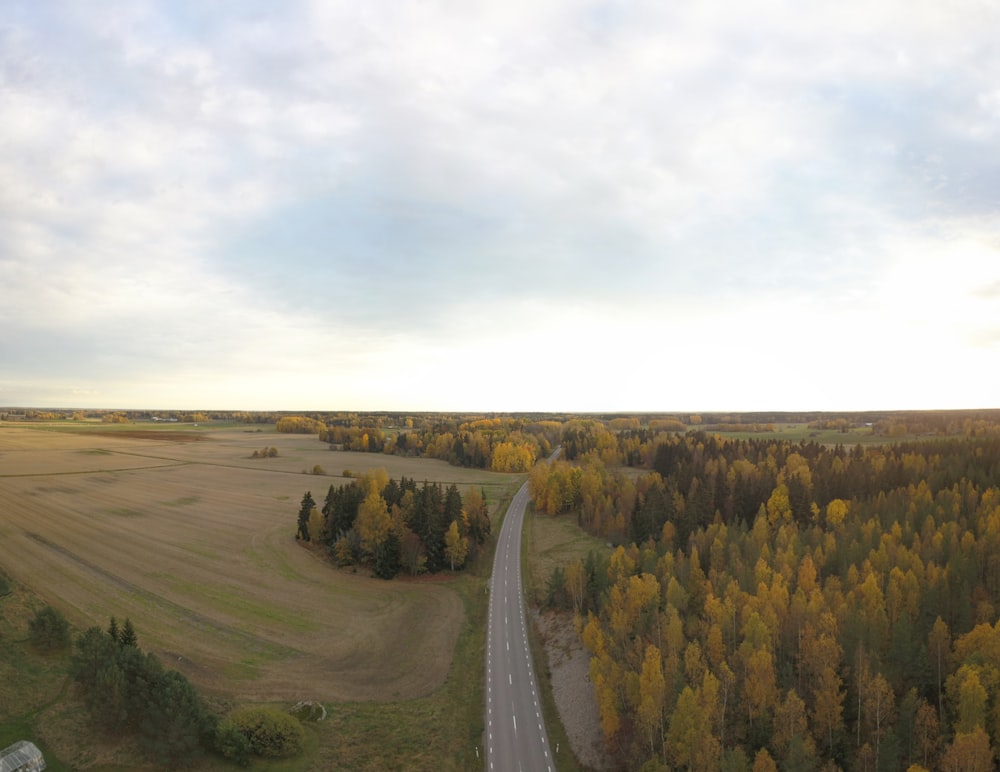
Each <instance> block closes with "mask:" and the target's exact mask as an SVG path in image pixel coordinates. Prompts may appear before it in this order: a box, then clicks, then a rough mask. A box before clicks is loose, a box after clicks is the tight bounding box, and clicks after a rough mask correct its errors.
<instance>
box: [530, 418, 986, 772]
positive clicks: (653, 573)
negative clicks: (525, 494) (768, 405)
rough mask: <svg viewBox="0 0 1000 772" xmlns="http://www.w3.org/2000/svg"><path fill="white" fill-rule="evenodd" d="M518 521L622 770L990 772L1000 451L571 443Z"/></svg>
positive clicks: (621, 437)
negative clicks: (570, 628) (569, 537)
mask: <svg viewBox="0 0 1000 772" xmlns="http://www.w3.org/2000/svg"><path fill="white" fill-rule="evenodd" d="M563 447H564V451H565V458H566V460H557V461H555V462H554V463H551V464H539V465H537V466H536V467H534V469H533V471H532V473H531V493H532V497H533V501H534V504H535V508H536V510H537V511H538V512H539V513H542V514H544V515H547V516H575V517H576V518H577V520H578V522H579V524H580V525H581V526H582V527H583V528H585V529H586V530H588V531H590V532H591V533H594V534H598V535H600V536H602V537H603V538H605V539H607V540H609V541H611V542H612V543H614V544H618V545H619V546H618V547H617V548H616V549H615V551H614V552H613V554H612V555H611V557H610V558H609V559H603V560H600V559H597V558H596V557H595V556H594V555H591V556H590V557H589V558H588V559H586V560H580V561H575V562H574V563H571V564H569V565H566V566H565V567H560V568H558V569H556V570H555V571H554V572H553V575H552V576H551V577H550V579H549V583H548V587H547V597H548V603H549V604H550V605H551V606H554V607H557V608H565V609H568V610H571V611H573V612H574V613H575V615H576V620H577V626H578V629H579V630H580V631H581V633H582V636H583V640H584V643H585V646H586V647H587V649H588V651H589V652H590V655H591V662H590V675H591V680H592V682H593V685H594V688H595V691H596V696H597V700H598V704H599V710H600V716H601V725H602V728H603V732H604V738H605V741H606V743H607V744H608V746H609V747H610V748H612V749H613V750H614V751H615V752H616V753H617V754H618V755H619V757H620V758H621V759H622V760H623V761H624V762H625V763H626V764H627V766H628V767H629V768H638V767H640V766H643V765H645V767H644V768H646V769H660V768H666V766H667V765H669V767H670V768H676V769H681V768H687V769H698V770H713V769H723V770H748V769H754V770H764V769H783V770H813V769H836V768H843V769H859V770H897V769H908V768H912V769H920V768H924V769H947V770H959V769H961V770H971V769H991V768H992V764H993V761H992V760H993V758H994V754H995V752H996V751H997V749H1000V622H998V611H1000V489H998V480H1000V436H998V434H997V433H996V432H994V431H988V430H982V431H980V430H970V431H969V432H967V433H965V434H964V435H963V436H961V437H960V438H934V437H927V438H922V439H920V441H911V442H903V443H893V444H869V445H866V446H862V445H860V444H858V445H855V446H854V447H845V446H843V445H836V444H834V445H826V444H822V445H821V444H818V443H816V442H812V441H799V442H790V441H786V440H782V439H779V438H776V437H774V436H773V435H771V436H768V437H766V438H763V437H762V438H760V439H755V438H752V437H747V438H734V437H730V438H723V437H721V436H719V435H715V434H711V433H707V432H702V431H689V432H687V433H685V434H678V433H674V434H664V433H657V432H654V431H651V430H649V429H648V428H639V429H634V430H623V431H618V432H612V431H610V430H609V429H608V428H607V426H605V425H603V424H601V423H598V422H576V423H575V424H574V423H571V424H568V425H567V426H566V428H565V431H564V441H563Z"/></svg>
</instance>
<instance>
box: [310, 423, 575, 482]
mask: <svg viewBox="0 0 1000 772" xmlns="http://www.w3.org/2000/svg"><path fill="white" fill-rule="evenodd" d="M345 423H346V422H340V423H332V424H329V425H328V426H327V427H326V428H325V429H323V430H322V431H320V432H319V439H320V440H321V441H323V442H329V443H330V444H331V446H333V447H334V448H338V449H342V450H354V451H360V452H364V453H386V454H389V455H401V456H426V457H428V458H439V459H442V460H444V461H447V462H448V463H449V464H452V465H454V466H465V467H475V468H478V469H492V470H493V471H495V472H527V471H528V470H529V469H531V466H532V465H533V464H534V463H535V461H536V460H537V459H538V458H540V457H541V456H543V455H547V454H548V453H549V452H550V451H551V449H552V447H553V445H554V444H557V443H558V441H559V435H560V431H561V426H562V425H561V423H559V422H557V421H529V420H527V419H523V418H513V417H504V418H477V419H474V420H468V421H462V420H458V419H451V420H444V419H442V420H439V421H437V422H435V423H433V424H427V425H424V426H423V427H422V428H421V427H416V428H415V424H414V421H413V420H412V419H410V420H409V421H408V426H406V427H405V428H402V427H400V428H397V429H396V430H395V431H391V430H390V431H385V430H383V428H382V427H381V426H374V425H367V424H361V425H356V424H351V425H345Z"/></svg>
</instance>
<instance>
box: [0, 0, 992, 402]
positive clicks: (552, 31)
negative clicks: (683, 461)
mask: <svg viewBox="0 0 1000 772" xmlns="http://www.w3.org/2000/svg"><path fill="white" fill-rule="evenodd" d="M998 29H1000V5H998V4H997V2H996V1H995V0H989V1H984V2H978V1H976V0H955V1H954V2H948V3H942V2H936V1H934V0H905V2H902V1H901V2H883V1H882V0H866V1H865V2H854V1H853V0H847V1H846V2H839V3H820V2H812V1H811V0H806V2H800V1H798V0H796V1H794V2H793V1H791V0H789V1H788V2H784V1H783V0H746V1H745V2H740V3H731V2H721V1H719V0H708V1H707V2H697V3H684V2H663V0H649V1H648V2H647V1H645V0H636V1H635V2H599V1H597V2H584V1H582V0H544V1H543V2H539V1H538V0H524V1H522V0H502V1H501V0H488V1H486V2H477V1H476V0H449V1H440V2H435V1H434V0H421V1H418V2H393V1H387V2H372V3H358V2H335V1H327V0H288V1H285V2H281V3H274V2H269V1H268V2H263V1H257V0H233V1H231V2H226V1H225V0H219V2H211V3H206V2H202V0H160V1H153V0H101V1H100V2H96V1H95V2H86V1H84V0H80V1H78V2H59V1H58V0H51V1H49V0H47V1H46V2H44V3H39V2H37V1H36V0H4V2H3V4H2V6H0V405H6V406H37V407H51V406H64V407H103V408H163V409H167V408H177V409H184V408H192V409H194V408H197V409H234V410H235V409H240V410H413V411H422V410H444V411H512V412H513V411H574V412H575V411H580V412H605V411H621V412H636V411H651V412H672V411H747V412H749V411H754V410H828V411H849V410H876V409H945V408H948V409H952V408H1000V43H998V42H997V41H998V40H1000V38H998V36H997V34H996V32H997V30H998Z"/></svg>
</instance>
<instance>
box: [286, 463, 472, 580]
mask: <svg viewBox="0 0 1000 772" xmlns="http://www.w3.org/2000/svg"><path fill="white" fill-rule="evenodd" d="M489 534H490V519H489V511H488V507H487V504H486V498H485V495H484V494H483V492H482V491H481V490H477V489H475V488H473V489H471V490H469V491H468V492H467V493H466V495H465V497H464V498H463V497H462V495H461V494H460V493H459V492H458V488H457V487H456V486H455V485H450V486H448V487H447V488H444V489H443V488H442V487H441V485H440V484H438V483H428V482H424V483H423V484H422V485H421V486H418V485H417V483H416V481H415V480H413V479H407V478H405V477H402V478H400V480H399V481H398V482H397V481H396V480H390V479H389V477H388V475H387V474H386V472H385V470H384V469H379V470H377V471H375V472H373V473H370V474H368V475H365V476H363V477H360V478H358V479H354V480H352V481H351V482H350V483H346V484H344V485H340V486H334V485H331V486H330V488H329V490H328V491H327V494H326V499H325V500H324V502H323V507H322V509H319V508H317V505H316V502H315V501H314V499H313V497H312V493H311V492H308V491H307V492H306V494H305V495H304V496H303V497H302V503H301V506H300V507H299V513H298V529H297V531H296V538H297V539H301V540H303V541H308V542H312V543H313V544H317V545H320V546H323V547H326V549H327V550H328V551H329V553H330V555H331V556H332V558H333V559H334V560H335V561H336V562H337V563H338V564H339V565H354V564H362V565H367V566H370V567H371V568H372V570H373V571H374V573H375V575H376V576H379V577H382V578H384V579H392V578H393V577H395V576H396V575H397V574H398V573H399V572H400V571H407V572H408V573H409V574H410V575H412V576H415V575H417V574H419V573H421V572H424V571H429V572H437V571H441V570H443V569H444V568H446V567H448V568H450V569H451V570H453V571H454V570H456V569H458V568H461V567H462V566H463V565H464V564H465V563H466V561H467V560H468V559H470V558H474V557H475V556H476V554H477V552H478V550H479V548H480V546H481V545H482V544H483V543H484V542H485V541H486V539H487V538H488V537H489Z"/></svg>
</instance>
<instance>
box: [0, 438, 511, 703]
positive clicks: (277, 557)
mask: <svg viewBox="0 0 1000 772" xmlns="http://www.w3.org/2000/svg"><path fill="white" fill-rule="evenodd" d="M202 436H206V437H207V438H208V439H207V440H206V441H204V442H186V441H178V440H176V439H175V438H173V437H172V436H171V434H168V433H164V434H163V435H162V439H161V438H159V437H157V439H151V438H149V437H148V436H146V435H143V436H135V434H134V433H131V436H130V433H129V432H110V431H109V432H101V433H100V434H90V433H88V432H86V431H83V432H74V433H65V432H52V431H39V430H37V429H35V428H22V427H3V428H0V502H2V504H0V512H2V515H3V516H2V518H0V541H2V542H3V544H4V552H3V555H2V556H0V568H2V569H3V570H4V571H6V573H8V574H9V575H10V576H11V577H12V578H14V579H15V580H17V581H18V582H20V583H22V584H23V585H25V586H28V587H31V588H32V589H33V590H34V591H35V592H37V593H38V595H39V596H41V598H43V599H44V600H45V601H47V602H49V603H51V604H52V605H54V606H56V607H57V608H59V609H60V610H61V611H63V613H65V614H66V615H67V617H68V618H69V619H70V620H71V622H73V623H74V625H76V626H77V627H78V628H84V627H87V626H89V625H93V624H97V625H101V626H104V625H106V624H107V618H108V616H109V615H111V614H115V615H116V616H118V617H119V618H121V617H125V616H128V617H130V618H131V619H132V621H133V622H134V624H135V626H136V627H137V629H138V630H139V633H140V643H141V645H142V646H143V647H144V648H146V649H149V650H152V651H155V652H156V653H157V654H158V655H160V656H161V657H162V658H163V660H164V662H165V664H166V665H167V666H169V667H173V668H175V669H177V670H180V671H181V672H183V673H184V674H185V675H187V676H188V677H189V678H190V679H191V680H192V681H193V682H194V683H195V684H197V685H198V686H200V687H201V688H203V689H206V690H208V691H210V692H214V693H217V694H222V695H226V696H227V697H231V698H234V699H238V700H299V699H318V700H326V701H329V700H401V699H412V698H416V697H420V696H424V695H428V694H430V693H431V692H433V691H434V690H435V689H436V688H437V687H438V686H440V685H441V683H442V682H443V681H444V679H445V676H446V675H447V673H448V668H449V665H450V663H451V660H452V654H453V652H454V649H455V641H456V638H457V636H458V634H459V631H460V629H461V628H462V625H463V619H464V616H465V611H464V608H463V602H462V599H461V597H460V596H459V594H457V593H456V592H455V591H454V590H453V589H452V588H450V587H449V586H447V584H442V583H407V582H401V581H396V582H384V581H381V580H376V579H370V578H367V577H366V576H362V575H360V574H349V573H345V572H342V571H337V570H334V569H332V568H331V566H330V565H329V564H328V563H327V562H325V561H324V560H323V559H322V557H321V556H320V555H318V554H317V553H314V552H312V551H310V550H309V549H307V548H304V547H303V546H302V545H300V544H299V543H297V542H296V541H295V540H294V538H293V535H294V531H295V518H296V513H297V510H298V503H299V500H300V498H301V496H302V494H303V492H304V491H305V490H306V489H311V490H312V492H313V496H314V497H315V498H316V499H317V500H319V501H321V500H322V497H323V495H325V492H326V488H327V486H328V485H329V484H330V483H340V482H341V480H339V479H336V478H327V477H314V476H311V475H310V476H303V475H302V474H301V471H302V469H305V468H309V469H311V468H312V466H313V465H314V464H317V463H318V464H321V465H323V466H324V467H325V468H327V469H329V470H334V469H335V470H337V471H338V472H339V471H340V470H341V468H344V467H348V468H351V469H353V470H354V471H358V472H360V471H364V469H365V468H366V467H376V466H384V467H386V468H387V469H388V471H389V473H390V474H391V475H393V476H398V475H400V474H406V475H407V476H408V477H411V476H412V477H416V478H417V479H421V480H423V479H428V480H442V481H445V482H457V483H459V484H460V485H469V484H476V485H489V486H495V489H497V490H499V489H500V488H502V487H504V486H506V485H507V483H508V480H509V479H511V478H510V476H506V475H494V474H491V473H489V472H483V471H479V470H462V469H456V468H454V467H450V466H448V465H446V464H443V463H442V462H433V461H422V460H417V459H395V458H392V457H383V456H377V455H374V454H353V453H333V452H331V451H329V450H326V446H325V445H323V444H322V443H319V442H318V441H317V440H316V439H315V438H314V437H302V436H295V435H279V434H275V433H273V432H272V433H256V432H253V433H249V432H246V431H243V430H240V429H235V430H227V431H221V432H206V433H205V434H204V435H202ZM265 445H270V446H276V447H278V449H279V456H278V457H277V458H273V459H251V458H249V456H250V454H251V453H252V451H253V450H254V449H256V448H260V447H263V446H265Z"/></svg>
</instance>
